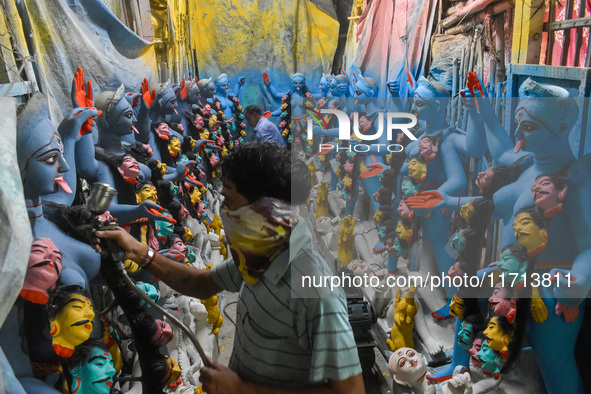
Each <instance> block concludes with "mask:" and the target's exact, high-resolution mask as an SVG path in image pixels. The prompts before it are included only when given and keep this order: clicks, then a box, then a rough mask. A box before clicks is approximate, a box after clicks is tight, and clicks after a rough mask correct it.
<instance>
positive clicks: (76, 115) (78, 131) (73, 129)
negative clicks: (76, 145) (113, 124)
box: [57, 107, 102, 140]
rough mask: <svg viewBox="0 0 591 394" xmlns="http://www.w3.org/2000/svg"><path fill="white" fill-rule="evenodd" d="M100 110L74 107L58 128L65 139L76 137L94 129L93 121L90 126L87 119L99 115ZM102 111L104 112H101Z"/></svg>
mask: <svg viewBox="0 0 591 394" xmlns="http://www.w3.org/2000/svg"><path fill="white" fill-rule="evenodd" d="M99 112H100V111H97V109H96V108H88V107H80V108H74V109H73V110H71V111H70V112H68V113H67V114H66V116H65V117H64V119H63V120H62V122H61V123H60V125H59V126H58V128H57V131H58V132H59V133H60V135H61V137H62V139H63V140H66V139H68V138H75V139H76V140H78V138H77V137H79V136H81V135H84V134H86V133H88V132H90V130H92V123H91V124H90V128H89V127H88V126H87V123H86V122H87V121H88V120H89V119H92V118H93V117H95V116H98V115H99ZM101 113H102V112H101Z"/></svg>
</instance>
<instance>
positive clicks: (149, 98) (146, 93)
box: [142, 78, 156, 108]
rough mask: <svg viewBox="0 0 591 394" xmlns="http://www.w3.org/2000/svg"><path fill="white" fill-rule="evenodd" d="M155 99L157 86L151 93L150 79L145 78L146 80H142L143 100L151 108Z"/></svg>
mask: <svg viewBox="0 0 591 394" xmlns="http://www.w3.org/2000/svg"><path fill="white" fill-rule="evenodd" d="M155 99H156V88H154V89H153V90H152V93H150V84H149V83H148V80H147V79H146V78H144V81H143V82H142V100H143V102H144V105H145V106H146V107H148V108H150V107H151V106H152V104H154V100H155Z"/></svg>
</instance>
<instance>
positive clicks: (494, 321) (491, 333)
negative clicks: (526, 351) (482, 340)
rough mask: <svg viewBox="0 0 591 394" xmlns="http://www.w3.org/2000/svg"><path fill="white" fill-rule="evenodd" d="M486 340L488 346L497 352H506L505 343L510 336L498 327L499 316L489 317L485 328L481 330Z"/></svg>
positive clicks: (506, 343)
mask: <svg viewBox="0 0 591 394" xmlns="http://www.w3.org/2000/svg"><path fill="white" fill-rule="evenodd" d="M483 334H484V336H485V337H486V339H487V341H488V346H489V347H490V348H491V349H493V350H496V351H497V352H506V351H507V345H508V344H509V340H510V339H511V337H510V336H509V335H506V334H504V333H503V332H502V331H501V328H500V327H499V318H498V317H497V316H495V317H493V318H491V319H490V321H489V322H488V326H487V327H486V330H484V332H483Z"/></svg>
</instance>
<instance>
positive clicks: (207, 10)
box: [189, 0, 339, 77]
mask: <svg viewBox="0 0 591 394" xmlns="http://www.w3.org/2000/svg"><path fill="white" fill-rule="evenodd" d="M189 19H190V21H191V22H190V23H191V34H192V37H191V39H192V43H193V47H194V48H196V53H197V61H198V65H199V74H200V76H201V77H210V76H215V75H218V74H220V73H221V72H225V73H228V74H229V75H234V74H237V73H241V72H244V71H245V70H252V69H254V70H259V71H265V70H269V69H276V70H284V71H286V72H288V73H295V72H302V73H308V72H310V71H315V72H321V71H322V70H330V67H331V64H332V61H333V56H334V52H335V49H336V45H337V41H338V31H339V24H338V21H337V20H336V19H334V18H333V17H332V16H330V15H328V14H327V13H326V12H324V11H322V10H321V9H320V8H318V7H316V6H315V5H314V4H312V3H311V2H309V1H307V0H285V1H272V0H240V1H238V0H195V1H193V2H191V5H190V14H189Z"/></svg>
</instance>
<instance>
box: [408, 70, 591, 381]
mask: <svg viewBox="0 0 591 394" xmlns="http://www.w3.org/2000/svg"><path fill="white" fill-rule="evenodd" d="M519 95H520V101H519V104H518V105H517V109H516V113H515V122H516V126H517V128H516V132H515V137H516V139H517V143H516V144H513V142H512V141H511V139H510V137H509V135H508V134H507V133H506V132H505V130H504V129H503V128H502V126H501V124H500V123H499V121H498V118H497V117H496V114H495V113H494V111H493V110H492V107H491V106H490V104H489V102H488V100H487V99H485V98H482V97H480V96H479V97H478V98H477V100H478V102H479V113H480V115H481V116H482V120H483V121H484V124H485V133H482V132H479V133H478V130H471V132H475V133H477V134H476V135H475V137H476V138H479V139H480V141H481V143H482V144H483V145H485V146H486V144H487V143H488V148H489V149H490V151H491V154H492V157H493V160H494V163H495V164H498V165H505V166H508V165H511V164H512V163H514V162H516V161H517V160H519V159H520V158H521V157H523V156H524V155H526V154H527V151H529V152H531V153H533V155H534V164H533V165H532V166H531V167H529V168H527V169H526V170H525V171H523V172H522V173H521V174H520V175H519V177H518V179H517V180H516V181H515V182H513V183H511V184H509V185H507V186H504V187H502V188H501V189H500V190H499V191H497V192H496V193H495V194H494V196H493V200H494V204H495V215H496V216H497V217H499V218H502V219H503V223H504V226H505V228H504V231H503V244H504V245H508V244H511V243H513V242H515V241H516V236H515V232H514V231H513V228H512V227H513V224H514V219H515V215H516V213H517V212H518V211H519V210H520V209H521V208H524V207H526V206H528V205H531V204H533V203H535V202H536V201H535V200H536V199H538V202H540V200H539V198H537V196H536V192H534V193H533V198H532V188H534V189H537V188H538V186H537V185H536V178H537V177H538V176H539V175H540V174H559V173H560V174H563V175H564V176H567V177H568V195H566V196H564V198H563V199H562V200H563V201H560V203H561V204H562V205H561V206H560V209H554V210H550V211H552V213H553V216H551V217H550V218H549V219H550V220H549V225H548V230H547V238H548V242H547V244H546V245H545V248H544V250H543V251H541V252H540V253H539V254H537V255H536V256H532V257H535V259H534V260H533V261H534V263H535V268H534V271H535V272H536V273H538V274H540V275H541V274H544V273H549V274H550V275H555V276H554V278H556V279H555V281H554V282H553V283H552V284H551V285H549V286H540V287H538V290H539V292H540V294H541V296H542V299H543V301H544V303H545V306H546V308H547V310H548V316H547V319H546V320H545V321H537V320H533V319H530V321H529V323H528V329H527V338H528V341H529V343H530V345H531V346H532V347H533V350H534V353H535V354H536V358H537V361H538V365H539V367H540V370H541V372H542V376H543V377H544V382H545V384H546V388H547V389H548V391H549V392H551V393H557V392H572V393H579V392H582V391H583V388H582V383H581V379H580V376H579V372H578V371H579V370H578V368H577V363H576V362H575V355H574V348H575V343H576V340H577V335H578V333H579V330H580V327H581V324H582V314H580V313H579V310H580V308H582V307H584V302H585V297H586V295H587V293H588V291H589V289H590V287H591V262H590V259H591V210H590V209H589V204H587V203H586V201H587V197H586V196H588V195H589V192H591V180H590V179H591V178H590V177H589V174H588V169H586V167H588V166H587V164H586V163H587V162H588V160H589V158H588V157H584V158H582V159H580V160H579V161H577V160H575V157H574V155H573V153H572V150H571V148H570V145H569V142H568V136H569V133H570V131H571V129H572V127H573V125H574V123H575V121H576V119H577V113H578V106H577V103H576V102H575V100H574V99H573V98H571V97H569V95H568V92H567V91H566V90H564V89H562V88H560V87H557V86H552V85H541V84H538V83H536V82H534V81H533V80H531V79H528V80H526V81H525V82H524V83H523V84H522V85H521V87H520V90H519ZM559 187H560V188H562V189H564V187H562V186H559ZM413 199H414V200H415V201H414V202H409V206H411V207H413V208H433V207H434V208H436V209H439V208H453V207H454V206H456V205H457V204H458V199H457V198H453V197H449V196H448V195H447V194H444V193H432V194H429V193H427V195H426V196H422V197H415V198H413ZM469 199H470V198H462V199H461V204H462V205H464V204H466V203H467V202H468V200H469ZM542 209H543V207H542ZM548 211H549V210H548V209H544V213H546V212H548ZM517 235H518V236H520V235H521V234H520V233H519V232H518V234H517ZM526 247H527V246H526ZM530 249H531V248H530ZM531 252H532V254H536V253H537V252H538V251H537V250H536V251H534V249H532V250H531ZM539 320H541V319H539Z"/></svg>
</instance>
